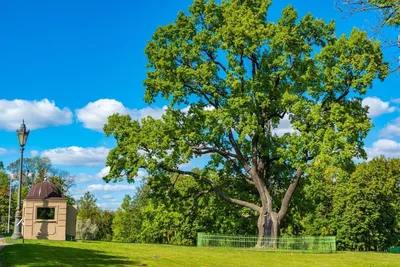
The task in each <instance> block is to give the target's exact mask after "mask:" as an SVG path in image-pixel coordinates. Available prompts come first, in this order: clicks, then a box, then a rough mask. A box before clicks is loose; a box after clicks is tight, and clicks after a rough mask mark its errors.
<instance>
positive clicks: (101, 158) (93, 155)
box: [41, 146, 110, 166]
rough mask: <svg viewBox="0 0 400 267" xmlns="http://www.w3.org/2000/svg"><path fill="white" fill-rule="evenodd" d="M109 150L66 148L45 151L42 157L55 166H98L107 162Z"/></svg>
mask: <svg viewBox="0 0 400 267" xmlns="http://www.w3.org/2000/svg"><path fill="white" fill-rule="evenodd" d="M109 151H110V149H109V148H106V147H87V148H83V147H77V146H71V147H64V148H55V149H50V150H46V151H43V152H42V153H41V156H42V157H48V158H50V160H51V162H52V163H54V164H55V165H67V166H97V165H102V164H104V162H105V161H106V158H107V155H108V152H109Z"/></svg>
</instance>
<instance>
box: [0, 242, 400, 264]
mask: <svg viewBox="0 0 400 267" xmlns="http://www.w3.org/2000/svg"><path fill="white" fill-rule="evenodd" d="M0 260H1V262H2V264H3V265H2V266H179V267H182V266H189V267H195V266H274V267H277V266H304V267H306V266H307V267H309V266H360V267H361V266H362V267H367V266H400V254H389V253H361V252H359V253H356V252H338V253H332V254H311V253H290V252H265V251H254V250H240V249H225V248H197V247H182V246H169V245H143V244H125V243H112V242H68V241H48V240H25V245H22V244H21V242H19V243H17V244H14V245H10V246H6V247H5V248H4V249H3V250H2V251H1V252H0Z"/></svg>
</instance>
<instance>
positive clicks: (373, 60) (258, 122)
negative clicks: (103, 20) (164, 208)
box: [104, 0, 388, 227]
mask: <svg viewBox="0 0 400 267" xmlns="http://www.w3.org/2000/svg"><path fill="white" fill-rule="evenodd" d="M269 5H270V1H265V0H244V1H243V0H231V1H221V3H217V2H215V1H206V0H195V1H194V3H193V5H192V6H191V7H190V12H189V13H188V14H185V13H183V12H181V13H179V14H178V17H177V19H176V21H175V22H174V23H171V24H168V25H166V26H163V27H159V28H158V29H157V31H156V32H155V33H154V35H153V38H152V40H151V41H150V42H149V43H148V45H147V47H146V50H145V51H146V55H147V57H148V65H147V67H148V72H147V79H146V80H145V82H144V85H145V86H146V92H145V100H146V101H147V102H148V103H152V102H154V101H155V99H156V97H158V96H159V95H161V96H162V97H164V98H165V99H166V100H167V101H169V106H168V109H167V110H166V111H165V114H164V115H163V117H162V119H160V120H156V119H153V118H151V117H147V118H144V119H142V120H141V121H135V120H134V121H132V119H131V117H130V116H129V115H118V114H114V115H112V116H111V117H109V120H108V123H107V124H106V125H105V126H104V131H105V133H106V134H107V136H110V135H113V136H114V138H115V139H116V141H117V146H116V147H115V148H114V149H112V150H111V151H110V153H109V155H108V158H107V165H108V166H110V168H111V170H110V173H109V175H108V176H107V177H106V178H105V180H106V181H110V180H117V181H121V180H122V179H123V178H122V177H126V178H127V180H128V181H130V182H132V181H133V180H134V177H135V176H136V174H137V173H138V171H139V169H140V168H145V169H146V170H147V171H148V173H149V174H150V176H152V177H154V179H157V178H160V177H165V174H166V173H178V174H187V175H191V176H192V177H194V178H196V179H197V181H198V182H199V183H201V186H200V187H199V189H200V188H201V189H206V190H213V191H215V193H217V194H218V195H219V196H220V197H221V198H223V199H224V200H226V201H227V202H230V203H233V204H237V205H239V206H242V207H245V208H246V209H245V210H244V211H243V212H249V210H248V209H251V210H253V211H256V212H259V214H260V216H261V217H260V218H263V216H265V214H267V213H269V214H270V215H271V218H272V220H273V221H274V225H276V224H278V225H279V224H280V223H281V222H282V220H283V218H284V217H285V216H286V214H287V211H288V206H289V203H290V201H291V198H292V195H293V192H295V189H296V186H297V184H298V182H299V180H300V178H301V176H302V175H309V174H310V173H311V172H317V171H318V170H324V169H326V168H327V167H330V166H337V167H340V166H345V165H347V164H349V162H351V159H352V158H353V157H365V152H364V150H363V139H364V138H365V137H366V135H367V132H368V131H369V130H370V128H371V123H370V119H369V118H368V116H367V108H363V107H362V105H361V101H362V99H361V97H362V96H363V95H364V94H365V93H366V92H367V90H368V89H369V88H370V87H371V86H372V83H373V81H374V79H375V78H379V79H381V80H382V79H384V78H385V77H386V76H387V73H388V65H387V64H386V63H385V62H383V59H382V53H381V50H380V45H379V42H372V41H371V40H370V39H369V38H368V37H367V35H366V33H365V32H362V31H360V30H358V29H353V30H352V32H351V33H350V34H349V36H346V35H341V36H339V37H336V35H335V24H334V23H333V22H329V23H325V22H324V21H323V20H320V19H316V18H314V17H313V16H312V15H311V14H307V15H305V16H304V17H303V18H299V17H298V14H297V11H296V10H295V9H294V8H293V7H292V6H288V7H286V8H285V9H283V11H282V15H281V18H279V19H278V21H276V22H270V21H268V15H267V13H268V8H269ZM349 96H351V97H349ZM185 106H187V108H183V107H185ZM283 119H287V120H289V121H290V124H291V127H292V128H293V131H288V132H286V133H284V134H281V133H280V132H279V129H277V128H278V125H279V124H280V123H281V122H282V120H283ZM201 156H204V159H206V160H208V163H207V164H206V166H205V167H204V168H203V169H201V170H198V171H197V172H193V171H192V172H189V171H184V170H182V169H179V166H182V164H185V163H188V162H191V161H192V160H193V159H195V158H198V157H201ZM161 179H162V178H160V180H161ZM154 209H157V208H156V207H154ZM168 220H170V223H172V224H173V222H174V221H175V220H179V218H178V217H175V216H172V218H169V219H168ZM160 227H161V226H160Z"/></svg>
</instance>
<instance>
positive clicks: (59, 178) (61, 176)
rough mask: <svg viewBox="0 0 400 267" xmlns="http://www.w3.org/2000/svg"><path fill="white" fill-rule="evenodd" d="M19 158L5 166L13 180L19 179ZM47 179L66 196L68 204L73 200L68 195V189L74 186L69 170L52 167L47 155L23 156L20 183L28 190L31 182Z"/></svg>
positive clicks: (72, 202) (73, 179)
mask: <svg viewBox="0 0 400 267" xmlns="http://www.w3.org/2000/svg"><path fill="white" fill-rule="evenodd" d="M19 166H20V160H19V159H18V160H16V161H14V162H12V163H10V165H9V166H8V167H7V169H8V170H9V171H10V172H11V176H12V178H13V179H14V180H15V181H18V180H19V168H20V167H19ZM44 180H47V181H49V182H52V183H53V184H55V185H56V186H57V187H58V189H60V190H61V192H62V193H63V194H64V195H65V196H66V197H67V198H68V203H69V204H74V202H75V200H74V199H73V198H72V196H71V195H70V189H71V188H72V187H73V186H75V178H74V176H72V175H71V174H70V173H69V172H67V171H64V170H60V169H57V168H55V167H53V164H52V163H51V160H50V159H49V158H47V157H32V158H25V159H24V161H23V166H22V184H23V186H24V187H27V189H28V191H29V189H30V188H31V186H32V185H33V184H36V183H40V182H43V181H44Z"/></svg>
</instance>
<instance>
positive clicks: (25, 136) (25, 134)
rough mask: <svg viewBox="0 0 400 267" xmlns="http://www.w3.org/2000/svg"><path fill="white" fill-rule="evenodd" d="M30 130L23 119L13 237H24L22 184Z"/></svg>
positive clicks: (19, 136) (20, 135)
mask: <svg viewBox="0 0 400 267" xmlns="http://www.w3.org/2000/svg"><path fill="white" fill-rule="evenodd" d="M28 135H29V130H28V131H27V130H26V126H25V122H24V121H23V120H22V124H21V128H20V129H19V130H17V136H18V141H19V145H20V147H21V158H20V160H19V184H18V202H17V211H16V212H15V224H14V233H13V235H12V236H11V238H12V239H18V238H22V234H21V226H22V225H21V223H20V220H21V218H22V214H21V185H22V162H23V159H24V147H25V144H26V140H28Z"/></svg>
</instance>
